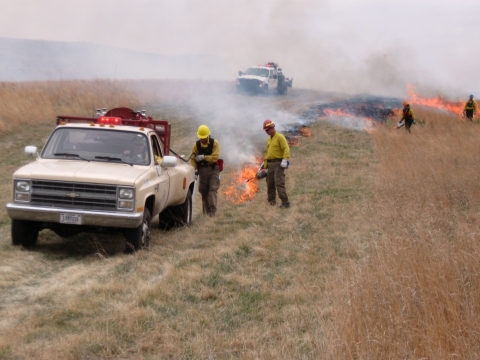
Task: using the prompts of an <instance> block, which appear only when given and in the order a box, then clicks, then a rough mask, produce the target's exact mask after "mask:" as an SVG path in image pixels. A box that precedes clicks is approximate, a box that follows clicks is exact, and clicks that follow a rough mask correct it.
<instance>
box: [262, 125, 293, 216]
mask: <svg viewBox="0 0 480 360" xmlns="http://www.w3.org/2000/svg"><path fill="white" fill-rule="evenodd" d="M263 130H265V132H266V133H267V135H268V139H267V149H266V151H265V155H264V160H263V165H262V167H263V168H265V169H268V172H267V192H268V203H269V204H270V205H273V206H275V205H276V204H277V201H276V195H277V193H278V197H279V198H280V200H281V201H282V204H281V205H280V207H281V208H289V207H290V202H289V201H288V195H287V190H286V188H285V169H286V168H288V165H289V162H288V159H289V158H290V147H289V146H288V142H287V139H286V138H285V136H284V135H283V134H280V133H279V132H277V131H276V130H275V123H274V122H273V121H272V120H265V121H264V122H263Z"/></svg>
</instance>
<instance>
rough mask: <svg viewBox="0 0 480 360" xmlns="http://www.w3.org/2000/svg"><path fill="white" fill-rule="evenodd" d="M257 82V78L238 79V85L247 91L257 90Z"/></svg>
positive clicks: (258, 82)
mask: <svg viewBox="0 0 480 360" xmlns="http://www.w3.org/2000/svg"><path fill="white" fill-rule="evenodd" d="M259 84H260V81H258V80H257V79H240V87H241V88H242V89H244V90H247V91H258V89H259Z"/></svg>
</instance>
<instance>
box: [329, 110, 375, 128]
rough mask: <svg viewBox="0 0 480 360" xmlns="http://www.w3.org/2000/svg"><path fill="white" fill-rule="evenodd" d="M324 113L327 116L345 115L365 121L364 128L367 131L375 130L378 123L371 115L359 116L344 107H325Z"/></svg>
mask: <svg viewBox="0 0 480 360" xmlns="http://www.w3.org/2000/svg"><path fill="white" fill-rule="evenodd" d="M324 113H325V115H326V117H330V116H338V117H343V118H351V119H359V120H361V121H362V122H363V129H364V130H365V131H371V130H373V129H374V128H375V127H376V126H377V124H376V122H375V120H374V119H373V118H371V117H366V116H357V115H355V114H351V113H349V112H347V111H344V110H342V109H336V110H334V109H325V110H324Z"/></svg>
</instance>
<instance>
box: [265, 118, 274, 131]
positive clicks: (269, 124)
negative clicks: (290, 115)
mask: <svg viewBox="0 0 480 360" xmlns="http://www.w3.org/2000/svg"><path fill="white" fill-rule="evenodd" d="M274 127H275V123H274V122H273V121H272V120H265V121H264V122H263V130H267V129H270V128H274Z"/></svg>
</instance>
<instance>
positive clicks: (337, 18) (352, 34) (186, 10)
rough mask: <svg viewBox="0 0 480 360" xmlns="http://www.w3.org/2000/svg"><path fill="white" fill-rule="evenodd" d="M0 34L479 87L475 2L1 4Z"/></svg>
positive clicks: (320, 73)
mask: <svg viewBox="0 0 480 360" xmlns="http://www.w3.org/2000/svg"><path fill="white" fill-rule="evenodd" d="M0 5H1V7H0V8H1V11H0V36H1V37H13V38H21V39H43V40H56V41H67V42H70V41H85V42H92V43H97V44H105V45H111V46H117V47H121V48H126V49H131V50H138V51H145V52H153V53H160V54H166V55H179V54H207V55H216V56H220V57H222V58H224V59H225V60H226V61H227V63H228V64H229V67H228V69H227V70H224V71H223V72H219V74H218V79H224V80H229V79H232V80H233V79H234V77H235V76H236V73H237V71H238V70H244V69H245V68H247V67H248V66H250V65H253V64H256V63H259V62H266V61H276V62H278V63H280V65H282V67H283V69H284V73H285V74H286V75H287V76H291V77H293V78H294V79H295V80H294V85H296V86H297V87H304V88H314V89H321V90H327V91H346V92H368V93H377V94H382V93H388V94H392V95H401V94H403V93H404V92H405V85H406V83H412V84H414V85H416V86H417V87H419V88H420V89H422V90H423V91H424V92H425V93H429V92H431V93H432V94H435V93H444V94H446V95H450V96H457V95H458V96H462V97H465V96H466V95H468V94H470V93H472V92H475V90H478V93H479V96H480V72H479V71H478V70H479V69H478V66H476V65H477V63H478V61H477V59H478V58H479V57H480V49H479V47H478V45H477V42H476V40H477V38H478V34H480V21H479V16H480V1H479V0H457V1H453V0H450V1H442V0H436V1H433V0H416V1H415V0H403V1H398V0H397V1H392V0H383V1H382V0H334V1H333V0H332V1H327V0H316V1H314V0H289V1H287V0H262V1H251V0H230V1H227V0H168V1H167V0H76V1H72V0H0Z"/></svg>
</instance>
